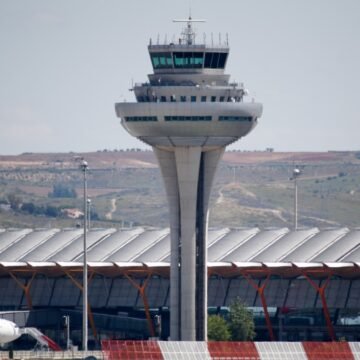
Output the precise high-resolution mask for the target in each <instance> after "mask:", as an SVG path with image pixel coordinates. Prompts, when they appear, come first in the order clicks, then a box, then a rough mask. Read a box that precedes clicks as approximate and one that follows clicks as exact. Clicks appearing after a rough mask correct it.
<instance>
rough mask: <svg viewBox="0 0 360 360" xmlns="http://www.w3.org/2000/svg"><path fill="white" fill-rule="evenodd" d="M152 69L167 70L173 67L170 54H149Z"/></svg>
mask: <svg viewBox="0 0 360 360" xmlns="http://www.w3.org/2000/svg"><path fill="white" fill-rule="evenodd" d="M150 56H151V62H152V64H153V67H154V69H169V68H172V67H173V62H172V57H171V53H151V54H150Z"/></svg>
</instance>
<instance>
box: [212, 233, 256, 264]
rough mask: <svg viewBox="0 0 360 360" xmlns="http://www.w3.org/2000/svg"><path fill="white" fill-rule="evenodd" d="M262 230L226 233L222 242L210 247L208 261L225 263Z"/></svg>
mask: <svg viewBox="0 0 360 360" xmlns="http://www.w3.org/2000/svg"><path fill="white" fill-rule="evenodd" d="M259 231H260V230H259V229H258V228H249V229H233V230H231V231H229V232H228V233H226V234H225V235H224V236H223V237H222V238H221V240H220V241H216V242H215V243H214V244H213V245H210V247H208V260H209V261H211V262H216V261H223V260H224V258H225V257H226V255H228V254H231V253H232V252H233V251H234V250H235V249H237V248H238V247H239V246H241V245H242V244H244V243H246V242H248V241H249V240H250V239H251V238H252V237H253V236H255V235H256V234H257V233H258V232H259Z"/></svg>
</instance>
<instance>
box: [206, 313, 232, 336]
mask: <svg viewBox="0 0 360 360" xmlns="http://www.w3.org/2000/svg"><path fill="white" fill-rule="evenodd" d="M208 338H209V340H212V341H228V340H230V338H231V334H230V330H229V326H228V324H227V322H226V320H225V319H224V318H222V317H221V316H220V315H210V316H209V317H208Z"/></svg>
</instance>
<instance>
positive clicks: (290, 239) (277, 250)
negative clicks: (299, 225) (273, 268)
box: [252, 228, 319, 262]
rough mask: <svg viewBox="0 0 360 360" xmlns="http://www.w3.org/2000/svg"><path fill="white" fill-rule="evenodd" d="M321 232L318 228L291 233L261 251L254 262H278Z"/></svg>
mask: <svg viewBox="0 0 360 360" xmlns="http://www.w3.org/2000/svg"><path fill="white" fill-rule="evenodd" d="M318 232H319V229H318V228H310V229H302V230H297V231H290V232H288V233H287V234H285V235H284V236H282V237H280V238H278V239H277V240H276V241H274V242H273V243H272V244H270V246H268V247H267V248H265V249H263V250H261V251H259V253H258V254H257V255H256V256H255V257H254V258H253V259H252V261H261V262H278V261H282V260H283V259H284V258H286V255H287V254H289V253H290V252H292V251H294V249H296V248H298V247H299V246H301V245H302V244H303V243H305V242H306V241H308V240H309V239H310V238H312V237H313V236H314V235H316V234H317V233H318Z"/></svg>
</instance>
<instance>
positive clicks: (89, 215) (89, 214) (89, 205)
mask: <svg viewBox="0 0 360 360" xmlns="http://www.w3.org/2000/svg"><path fill="white" fill-rule="evenodd" d="M87 206H88V208H87V212H88V226H87V228H88V231H90V221H91V199H90V198H88V199H87Z"/></svg>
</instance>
